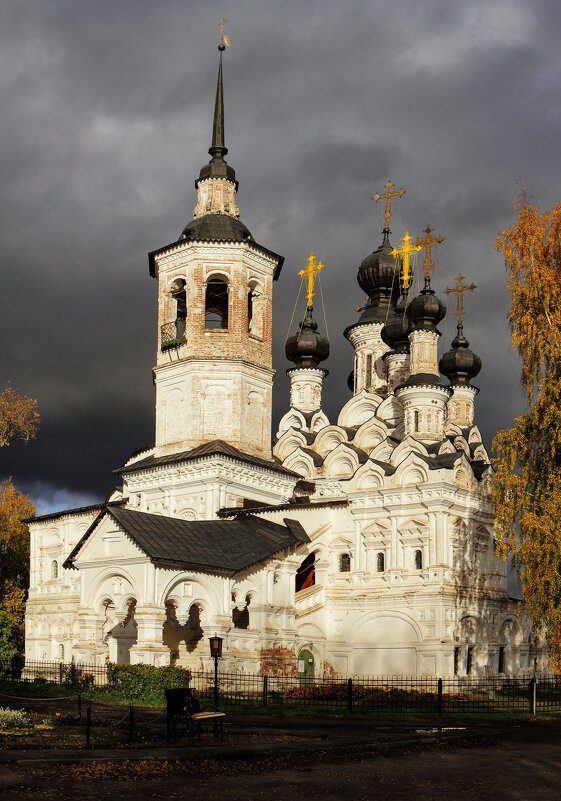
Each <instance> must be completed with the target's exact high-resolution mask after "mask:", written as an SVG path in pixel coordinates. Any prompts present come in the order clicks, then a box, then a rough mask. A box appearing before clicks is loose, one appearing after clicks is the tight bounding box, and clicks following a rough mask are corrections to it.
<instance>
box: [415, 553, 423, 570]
mask: <svg viewBox="0 0 561 801" xmlns="http://www.w3.org/2000/svg"><path fill="white" fill-rule="evenodd" d="M422 569H423V552H422V551H415V570H422Z"/></svg>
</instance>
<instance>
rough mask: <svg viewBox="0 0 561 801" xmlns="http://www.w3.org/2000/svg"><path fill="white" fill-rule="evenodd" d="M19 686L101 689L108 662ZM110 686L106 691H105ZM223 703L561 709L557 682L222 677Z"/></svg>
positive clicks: (208, 693) (40, 674) (208, 678)
mask: <svg viewBox="0 0 561 801" xmlns="http://www.w3.org/2000/svg"><path fill="white" fill-rule="evenodd" d="M22 679H23V680H24V681H36V682H37V681H38V682H41V681H44V682H49V683H56V684H60V685H62V686H67V687H74V688H81V689H86V688H100V689H103V688H106V687H108V686H109V684H108V681H107V666H106V665H88V664H82V663H74V662H71V663H62V662H33V661H28V662H26V663H25V667H24V669H23V672H22ZM190 681H191V686H192V687H195V688H196V689H197V691H198V693H199V695H200V696H201V699H202V700H203V701H205V700H208V701H209V702H211V703H212V700H213V698H214V671H191V679H190ZM109 689H110V686H109ZM218 695H219V702H220V703H227V704H228V705H230V706H231V705H258V706H272V707H275V706H277V707H280V706H281V705H284V706H287V705H297V706H300V705H302V706H313V707H317V708H322V709H325V711H326V712H328V711H329V710H332V709H347V710H349V711H357V712H370V713H384V712H393V713H407V712H424V713H436V714H439V715H443V714H447V713H462V712H477V713H505V712H512V713H522V712H530V713H535V712H554V711H561V677H556V676H540V677H535V676H532V677H530V676H521V677H506V676H504V677H501V676H495V677H475V676H454V677H448V678H444V679H438V678H433V677H419V676H353V677H352V678H347V677H340V676H322V677H314V678H298V677H296V676H261V675H257V674H251V673H241V672H238V673H219V674H218Z"/></svg>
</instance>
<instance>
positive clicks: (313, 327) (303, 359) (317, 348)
mask: <svg viewBox="0 0 561 801" xmlns="http://www.w3.org/2000/svg"><path fill="white" fill-rule="evenodd" d="M312 312H313V306H308V307H307V309H306V314H305V316H304V319H303V320H302V323H301V324H300V328H299V330H298V333H296V334H294V336H291V337H289V338H288V339H287V340H286V345H285V353H286V358H287V359H288V360H289V361H291V362H294V364H295V365H296V367H317V366H318V365H319V363H320V362H322V361H324V360H325V359H327V357H328V356H329V340H328V339H327V337H324V336H322V335H321V334H320V333H318V330H317V328H318V324H317V323H316V321H315V320H314V318H313V317H312Z"/></svg>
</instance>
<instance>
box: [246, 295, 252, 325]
mask: <svg viewBox="0 0 561 801" xmlns="http://www.w3.org/2000/svg"><path fill="white" fill-rule="evenodd" d="M252 318H253V289H250V290H249V292H248V293H247V330H248V331H251V320H252Z"/></svg>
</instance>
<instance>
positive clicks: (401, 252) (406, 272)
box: [391, 231, 423, 289]
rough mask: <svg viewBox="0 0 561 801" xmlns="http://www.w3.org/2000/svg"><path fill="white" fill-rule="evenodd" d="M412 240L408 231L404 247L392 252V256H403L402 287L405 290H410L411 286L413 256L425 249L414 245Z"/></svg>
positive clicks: (403, 239) (404, 238) (403, 240)
mask: <svg viewBox="0 0 561 801" xmlns="http://www.w3.org/2000/svg"><path fill="white" fill-rule="evenodd" d="M412 238H413V237H411V236H410V235H409V232H408V231H407V232H406V233H405V236H404V237H403V238H402V240H401V241H402V242H403V247H402V248H394V249H393V250H392V252H391V255H392V256H401V261H402V269H401V286H402V287H403V289H409V287H410V286H411V256H412V254H413V253H417V252H418V251H419V250H422V249H423V248H422V247H421V245H412V244H411V239H412Z"/></svg>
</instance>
